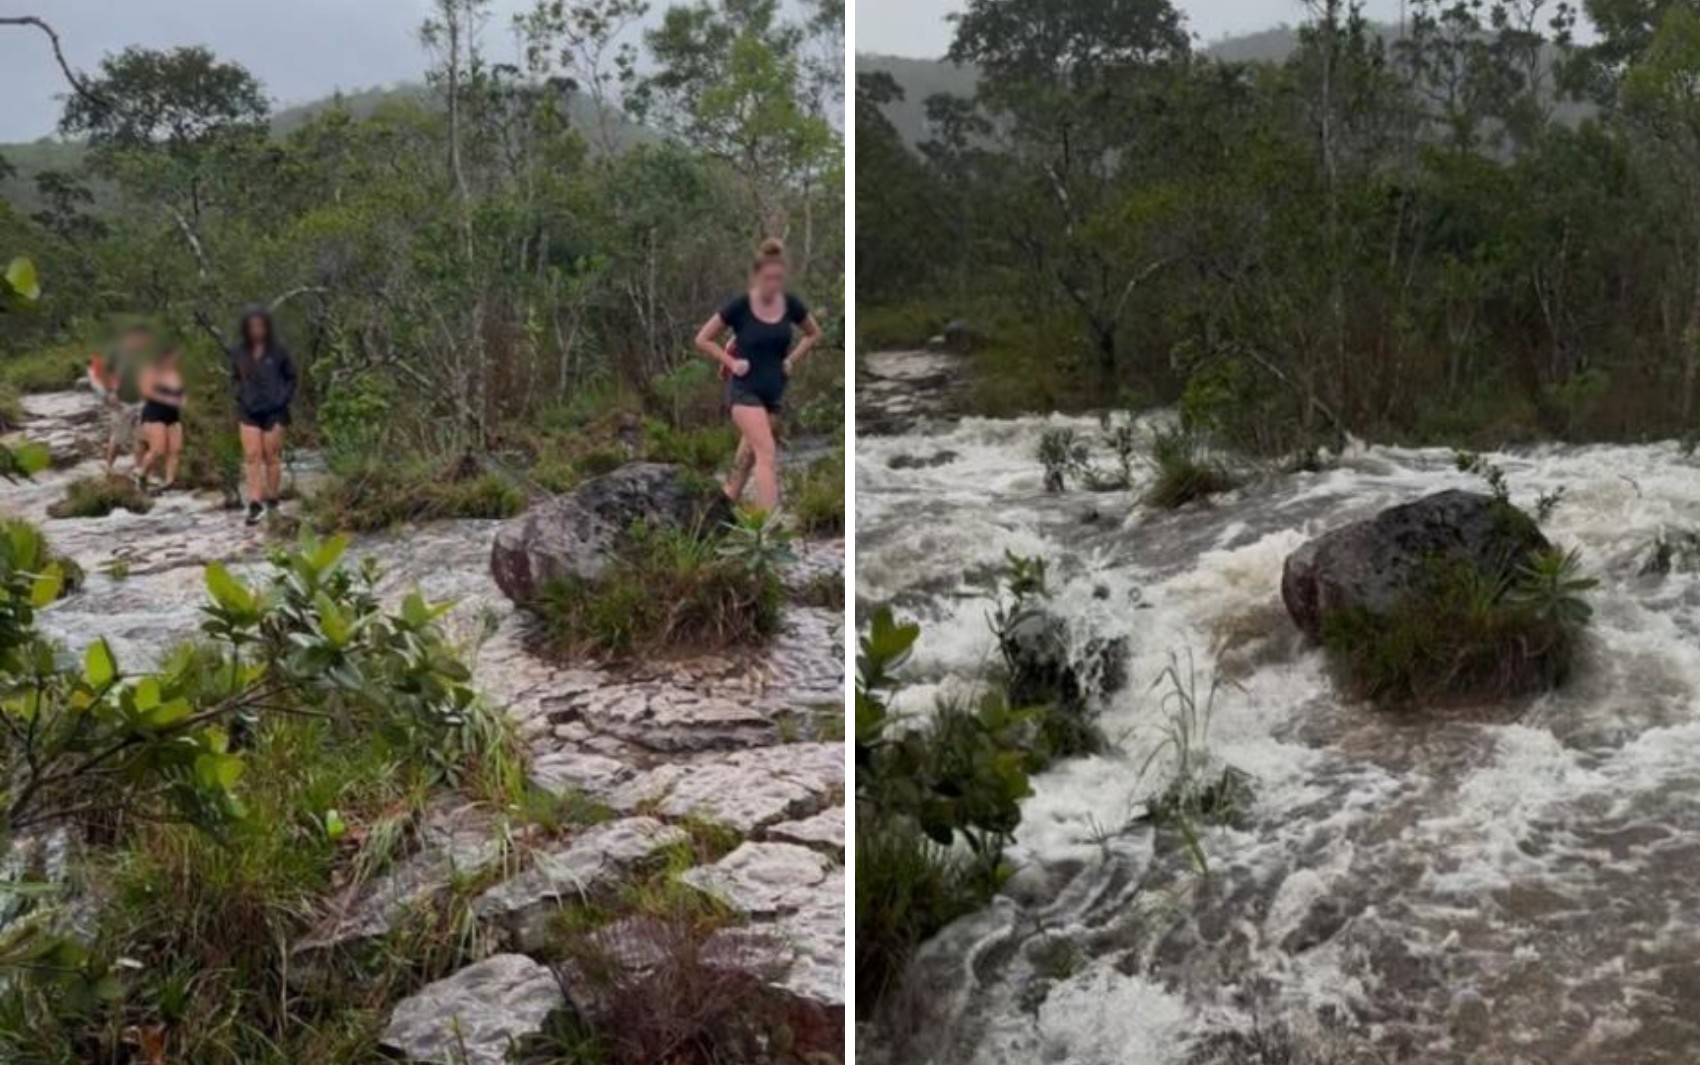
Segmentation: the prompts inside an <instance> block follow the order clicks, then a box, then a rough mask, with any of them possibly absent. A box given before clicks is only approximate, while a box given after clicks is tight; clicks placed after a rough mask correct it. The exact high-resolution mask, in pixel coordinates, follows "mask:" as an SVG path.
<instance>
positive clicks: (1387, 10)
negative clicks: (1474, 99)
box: [852, 0, 1399, 59]
mask: <svg viewBox="0 0 1700 1065" xmlns="http://www.w3.org/2000/svg"><path fill="white" fill-rule="evenodd" d="M852 3H854V4H855V6H856V50H857V51H859V52H883V53H885V54H887V55H905V56H915V57H919V58H923V59H930V58H936V57H938V56H941V55H943V54H944V52H945V49H947V48H949V47H950V33H951V29H950V24H949V23H947V22H945V20H944V17H945V16H946V15H948V14H949V13H950V12H952V11H956V10H958V9H960V8H961V7H962V6H963V4H962V0H852ZM1175 6H1176V7H1178V8H1180V9H1181V10H1182V11H1184V12H1186V16H1187V27H1188V28H1189V29H1190V30H1192V32H1193V33H1194V34H1195V35H1197V37H1198V38H1199V39H1200V40H1201V41H1203V42H1204V43H1205V44H1209V43H1211V42H1213V41H1215V40H1217V39H1218V38H1220V37H1222V36H1223V35H1225V34H1236V33H1245V32H1247V31H1249V30H1266V29H1269V28H1270V27H1271V26H1278V25H1280V24H1281V23H1283V22H1290V23H1298V22H1301V21H1303V18H1304V4H1303V3H1301V0H1175ZM1365 10H1366V12H1367V13H1368V15H1369V17H1370V18H1374V19H1386V20H1388V21H1394V20H1396V19H1398V17H1399V0H1368V3H1367V4H1366V5H1365Z"/></svg>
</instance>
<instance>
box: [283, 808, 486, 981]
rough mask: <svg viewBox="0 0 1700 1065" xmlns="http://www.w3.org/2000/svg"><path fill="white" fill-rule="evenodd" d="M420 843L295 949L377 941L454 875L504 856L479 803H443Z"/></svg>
mask: <svg viewBox="0 0 1700 1065" xmlns="http://www.w3.org/2000/svg"><path fill="white" fill-rule="evenodd" d="M420 837H421V839H420V846H419V849H418V850H417V851H416V852H414V853H413V854H411V855H409V856H408V857H407V858H404V859H403V860H402V861H401V862H400V863H398V864H397V865H396V866H395V868H394V869H392V870H391V871H390V872H388V873H387V874H385V875H383V876H381V877H377V878H375V879H373V880H371V881H368V882H367V883H365V884H363V885H360V886H359V887H358V888H357V889H355V890H354V891H352V892H351V893H349V894H347V895H345V897H344V898H343V899H342V901H341V904H340V905H338V906H337V907H335V908H334V909H333V910H332V912H331V913H330V914H329V915H328V916H327V917H326V918H325V919H324V920H323V921H321V922H320V923H319V925H318V926H317V927H316V928H314V930H313V931H312V932H311V933H310V934H309V935H308V936H307V937H306V938H305V939H303V940H301V942H300V943H298V944H297V945H296V947H295V950H296V953H297V954H311V953H314V952H318V951H324V950H329V949H333V948H336V947H341V946H352V945H355V944H358V943H364V942H368V941H370V940H373V939H377V938H379V937H381V936H384V935H386V934H388V933H389V932H390V930H391V929H393V928H394V927H395V926H396V925H397V924H398V923H400V922H401V921H402V920H403V919H404V918H405V917H407V915H408V914H409V913H411V912H413V911H414V910H415V909H417V908H419V907H421V906H425V905H428V904H430V903H431V902H432V901H434V900H435V899H436V898H438V897H439V896H440V894H441V893H442V892H443V891H445V890H446V889H447V888H448V887H449V885H450V884H451V883H452V882H453V880H454V878H455V877H456V876H467V875H471V874H473V873H477V872H479V871H480V870H482V869H484V868H486V867H488V866H489V865H491V864H492V863H493V862H495V861H497V860H498V859H500V858H501V855H502V845H501V843H500V841H499V839H498V834H497V832H496V828H495V823H494V819H493V818H492V817H491V816H490V814H489V813H488V812H487V811H485V810H483V809H481V808H479V807H476V806H458V807H448V806H442V807H437V808H434V809H432V810H431V811H430V812H429V813H427V814H426V817H425V821H424V824H423V825H422V826H421V829H420Z"/></svg>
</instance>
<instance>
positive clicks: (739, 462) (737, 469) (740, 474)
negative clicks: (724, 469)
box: [724, 435, 756, 503]
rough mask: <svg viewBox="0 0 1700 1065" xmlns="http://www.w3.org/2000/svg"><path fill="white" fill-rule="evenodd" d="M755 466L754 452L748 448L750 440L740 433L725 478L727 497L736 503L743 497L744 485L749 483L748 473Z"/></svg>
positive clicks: (752, 470)
mask: <svg viewBox="0 0 1700 1065" xmlns="http://www.w3.org/2000/svg"><path fill="white" fill-rule="evenodd" d="M755 468H756V453H755V452H754V451H751V450H750V442H749V441H748V440H745V439H744V438H743V436H742V435H740V436H739V437H738V453H737V454H736V455H733V456H732V473H731V475H730V476H728V477H727V478H726V484H725V486H724V490H725V492H726V498H727V499H730V500H731V501H732V502H734V503H736V502H737V501H738V500H740V499H742V498H744V486H745V485H747V484H749V483H750V474H751V473H752V472H754V471H755Z"/></svg>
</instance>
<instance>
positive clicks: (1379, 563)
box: [1281, 490, 1552, 639]
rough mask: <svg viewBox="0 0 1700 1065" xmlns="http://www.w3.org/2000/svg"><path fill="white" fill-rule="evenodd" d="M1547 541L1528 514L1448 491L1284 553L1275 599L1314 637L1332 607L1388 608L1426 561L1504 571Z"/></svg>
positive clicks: (1407, 590)
mask: <svg viewBox="0 0 1700 1065" xmlns="http://www.w3.org/2000/svg"><path fill="white" fill-rule="evenodd" d="M1551 546H1552V545H1551V544H1549V543H1548V542H1547V539H1546V537H1544V536H1542V535H1541V531H1540V529H1539V528H1537V527H1536V525H1535V522H1534V520H1533V519H1532V518H1530V517H1529V516H1528V515H1527V514H1524V513H1523V512H1522V511H1520V510H1518V509H1517V508H1515V507H1513V506H1512V505H1511V504H1509V503H1507V502H1505V501H1504V500H1501V499H1496V498H1494V497H1493V496H1488V495H1482V494H1480V493H1476V492H1462V491H1456V490H1454V491H1447V492H1440V493H1437V494H1435V495H1431V496H1425V497H1424V498H1422V499H1419V500H1417V501H1415V502H1413V503H1405V504H1402V505H1400V506H1397V507H1391V508H1389V509H1387V510H1384V511H1382V512H1381V513H1380V514H1377V515H1376V516H1375V517H1373V518H1370V519H1368V520H1367V521H1360V522H1355V523H1353V524H1351V525H1346V526H1342V527H1341V528H1338V529H1335V530H1333V531H1331V532H1328V533H1325V534H1323V535H1322V536H1319V537H1317V538H1316V539H1314V540H1312V541H1310V542H1309V543H1307V544H1305V545H1304V546H1303V547H1301V548H1299V549H1298V550H1297V551H1295V552H1293V553H1292V554H1291V555H1289V556H1288V557H1287V564H1286V567H1285V569H1284V570H1283V572H1282V574H1281V600H1282V602H1283V603H1285V604H1286V606H1287V613H1288V614H1290V615H1291V616H1292V619H1293V621H1294V623H1295V624H1297V625H1298V627H1299V628H1300V629H1302V630H1304V632H1305V633H1306V634H1307V635H1309V636H1310V637H1312V638H1313V639H1319V638H1321V636H1322V631H1323V626H1324V624H1325V623H1326V621H1327V619H1328V618H1329V617H1331V616H1333V615H1334V614H1336V613H1338V612H1341V611H1347V610H1359V609H1361V610H1364V611H1368V612H1369V613H1372V614H1387V613H1389V612H1391V611H1392V610H1394V609H1395V608H1396V607H1398V606H1399V604H1400V603H1401V602H1402V601H1403V600H1404V599H1405V597H1406V596H1407V595H1408V594H1409V593H1410V591H1411V590H1412V589H1413V588H1414V587H1415V586H1416V584H1417V583H1418V582H1419V581H1420V580H1421V579H1422V578H1423V576H1424V574H1425V573H1427V572H1430V569H1429V567H1431V566H1433V565H1434V564H1436V563H1439V564H1441V565H1454V564H1457V563H1460V562H1461V563H1464V564H1467V565H1470V566H1473V567H1475V569H1476V570H1478V571H1479V572H1481V573H1483V574H1486V575H1488V576H1490V577H1504V576H1508V575H1510V574H1511V573H1512V572H1513V571H1514V570H1515V569H1516V568H1517V567H1518V566H1519V565H1520V564H1522V562H1523V561H1524V560H1525V559H1526V558H1528V556H1529V554H1530V553H1531V552H1534V551H1544V550H1547V549H1548V548H1550V547H1551Z"/></svg>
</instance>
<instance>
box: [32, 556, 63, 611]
mask: <svg viewBox="0 0 1700 1065" xmlns="http://www.w3.org/2000/svg"><path fill="white" fill-rule="evenodd" d="M64 587H65V572H64V571H63V570H61V569H60V568H59V567H58V566H57V565H52V566H49V567H47V572H46V573H43V574H42V575H41V576H39V577H37V578H36V579H35V583H34V584H32V585H31V586H30V605H31V606H34V607H44V606H47V605H48V604H50V603H52V602H54V601H55V600H57V599H58V598H59V592H60V591H61V590H62V589H63V588H64Z"/></svg>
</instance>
